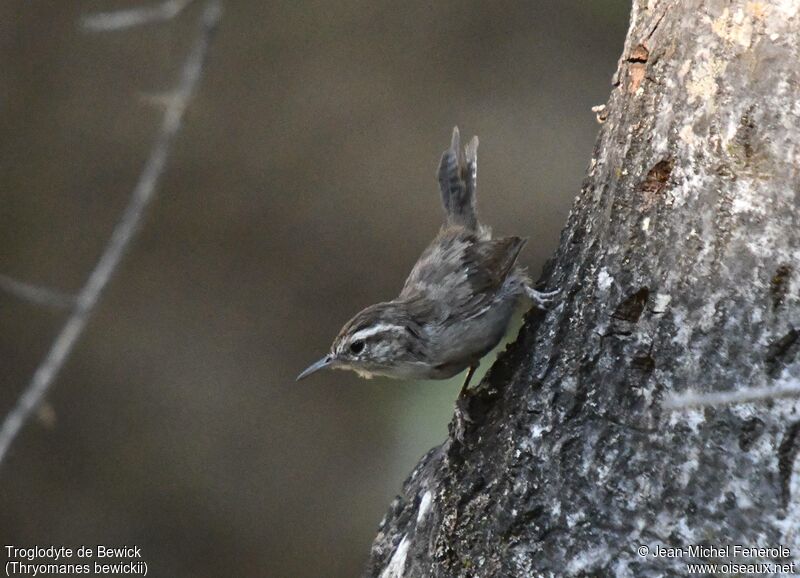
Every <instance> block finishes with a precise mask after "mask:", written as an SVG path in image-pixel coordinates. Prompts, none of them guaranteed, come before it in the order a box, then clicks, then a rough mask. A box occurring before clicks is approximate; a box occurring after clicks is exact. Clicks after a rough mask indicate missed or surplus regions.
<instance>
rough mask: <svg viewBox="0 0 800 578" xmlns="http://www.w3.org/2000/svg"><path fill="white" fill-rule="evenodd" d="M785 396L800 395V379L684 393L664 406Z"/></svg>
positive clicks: (698, 404) (760, 399) (728, 402)
mask: <svg viewBox="0 0 800 578" xmlns="http://www.w3.org/2000/svg"><path fill="white" fill-rule="evenodd" d="M785 397H800V381H797V380H789V381H786V382H784V383H782V384H778V385H775V386H773V387H751V388H748V389H742V390H738V391H715V392H713V393H692V392H690V393H684V394H681V395H675V396H672V397H670V398H668V399H667V401H666V402H665V403H664V408H665V409H669V410H681V409H690V408H695V407H705V406H715V407H717V406H723V405H732V404H737V403H752V402H755V401H766V400H768V399H779V398H785Z"/></svg>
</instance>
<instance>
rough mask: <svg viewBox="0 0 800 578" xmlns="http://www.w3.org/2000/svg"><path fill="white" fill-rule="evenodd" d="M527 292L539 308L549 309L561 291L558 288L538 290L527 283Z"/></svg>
mask: <svg viewBox="0 0 800 578" xmlns="http://www.w3.org/2000/svg"><path fill="white" fill-rule="evenodd" d="M525 293H526V294H527V295H528V298H530V300H531V301H533V303H534V305H536V306H537V307H538V308H539V309H544V310H547V309H550V306H551V305H552V304H553V301H555V297H556V296H557V295H558V294H559V293H560V291H559V290H558V289H556V290H555V291H537V290H536V289H534V288H533V287H530V286H528V285H526V286H525Z"/></svg>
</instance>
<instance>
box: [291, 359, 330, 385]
mask: <svg viewBox="0 0 800 578" xmlns="http://www.w3.org/2000/svg"><path fill="white" fill-rule="evenodd" d="M332 363H333V356H332V355H326V356H325V357H323V358H322V359H320V360H319V361H317V362H315V363H312V364H311V365H309V366H308V367H307V368H306V369H305V371H303V372H302V373H301V374H300V375H298V376H297V381H300V380H301V379H305V378H306V377H308V376H309V375H311V374H312V373H316V372H318V371H319V370H320V369H325V368H326V367H330V366H331V364H332Z"/></svg>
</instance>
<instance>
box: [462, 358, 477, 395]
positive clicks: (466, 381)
mask: <svg viewBox="0 0 800 578" xmlns="http://www.w3.org/2000/svg"><path fill="white" fill-rule="evenodd" d="M479 365H480V362H476V363H475V365H470V366H469V370H468V371H467V377H466V378H465V379H464V385H462V386H461V393H459V394H458V397H460V398H461V397H464V396H465V395H467V389H469V382H470V381H471V380H472V376H473V375H475V370H477V369H478V366H479Z"/></svg>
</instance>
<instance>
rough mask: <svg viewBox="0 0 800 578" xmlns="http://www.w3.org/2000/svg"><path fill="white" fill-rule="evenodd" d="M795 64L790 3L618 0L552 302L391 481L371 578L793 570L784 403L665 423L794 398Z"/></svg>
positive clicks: (555, 265)
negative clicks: (460, 412) (757, 557)
mask: <svg viewBox="0 0 800 578" xmlns="http://www.w3.org/2000/svg"><path fill="white" fill-rule="evenodd" d="M798 62H800V2H797V1H796V0H770V1H762V2H752V1H744V0H733V1H723V0H684V1H680V2H679V1H677V0H671V1H667V0H649V1H648V0H636V1H634V3H633V8H632V14H631V24H630V29H629V32H628V35H627V38H626V41H625V46H624V49H623V53H622V56H621V58H620V61H619V67H618V70H617V72H616V74H615V75H614V79H613V89H612V93H611V96H610V98H609V101H608V103H607V105H606V107H605V109H604V110H603V124H602V126H601V131H600V135H599V137H598V140H597V144H596V146H595V151H594V154H593V158H592V159H591V162H590V168H589V171H588V173H587V176H586V179H585V181H584V184H583V187H582V189H581V191H580V194H579V195H578V197H577V198H576V201H575V204H574V207H573V210H572V212H571V215H570V217H569V220H568V223H567V225H566V227H565V229H564V231H563V233H562V236H561V241H560V246H559V248H558V250H557V252H556V254H555V256H554V258H553V259H552V260H551V262H550V263H549V265H548V267H547V270H546V271H545V275H544V277H543V282H544V284H545V285H546V286H547V287H548V288H550V287H560V288H561V291H562V293H561V296H560V298H559V302H558V303H557V305H556V307H555V308H554V309H553V310H551V311H549V312H547V313H542V312H532V313H530V314H529V315H528V317H527V319H526V323H525V325H524V326H523V328H522V330H521V332H520V335H519V337H518V339H517V341H516V342H515V343H514V344H512V345H511V346H510V348H509V349H508V350H507V351H506V352H505V353H504V354H503V355H502V356H501V357H500V358H499V359H498V361H497V363H496V364H495V366H494V367H493V368H492V370H491V371H490V373H489V374H488V375H487V377H486V378H485V379H484V380H483V382H482V383H481V384H480V385H479V387H477V388H476V390H475V391H474V392H473V394H472V396H471V397H470V399H469V413H470V416H471V417H472V419H473V421H472V423H470V424H469V427H468V428H467V431H466V437H465V440H464V443H463V444H460V443H458V442H455V441H453V440H452V439H450V440H447V441H446V442H445V443H444V444H443V445H442V446H440V447H437V448H434V449H433V450H431V452H429V453H428V454H427V455H426V456H425V457H424V458H423V459H422V461H421V462H420V464H419V465H418V466H417V468H416V469H415V470H414V472H413V473H412V474H411V476H410V477H409V478H408V480H407V481H406V482H405V484H404V486H403V492H402V495H401V496H399V497H398V498H397V499H396V500H395V502H394V503H393V504H392V506H391V507H390V509H389V512H388V513H387V515H386V517H385V519H384V521H383V522H382V523H381V525H380V529H379V533H378V536H377V537H376V539H375V542H374V544H373V548H372V552H371V556H370V560H369V563H368V567H367V570H366V575H367V576H376V577H377V576H381V577H384V578H390V577H392V576H398V577H399V576H406V577H410V576H420V577H421V576H448V577H449V576H549V575H552V576H564V575H571V576H579V575H588V574H592V575H616V576H664V575H686V568H685V566H684V565H685V564H686V563H687V562H689V561H691V560H687V559H686V558H684V559H680V558H674V557H666V558H655V557H652V556H646V557H641V556H639V555H638V553H637V547H638V546H640V545H646V546H648V547H650V548H651V550H652V549H653V548H655V547H656V546H657V545H663V546H673V547H676V546H677V547H683V546H689V545H693V544H701V543H704V544H712V545H720V546H721V545H726V544H744V545H749V546H775V545H778V544H784V545H786V546H788V547H789V548H790V550H791V552H792V556H793V559H795V560H797V561H798V562H800V536H799V535H798V532H800V480H798V478H800V476H798V474H797V473H796V470H797V466H796V465H795V461H796V456H797V451H798V447H799V446H800V435H798V431H800V415H798V408H800V405H798V402H797V401H796V400H795V399H780V400H774V401H767V402H764V403H747V404H735V405H728V406H707V407H699V408H684V409H681V408H678V409H673V410H670V409H667V408H665V400H667V399H668V398H669V397H670V396H673V395H675V394H679V393H681V392H686V391H695V392H719V391H737V390H743V389H746V388H753V387H761V388H763V387H773V386H774V387H778V386H781V385H785V384H787V383H792V382H796V381H798V380H799V379H800V355H798V354H799V353H800V334H799V333H798V330H797V328H798V327H800V272H798V267H800V227H798V225H800V223H798V202H799V201H798V198H799V196H800V169H799V168H798V167H800V66H798ZM487 186H488V185H487ZM421 504H424V508H421V507H420V505H421ZM718 561H719V560H718ZM737 561H739V562H742V560H737Z"/></svg>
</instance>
